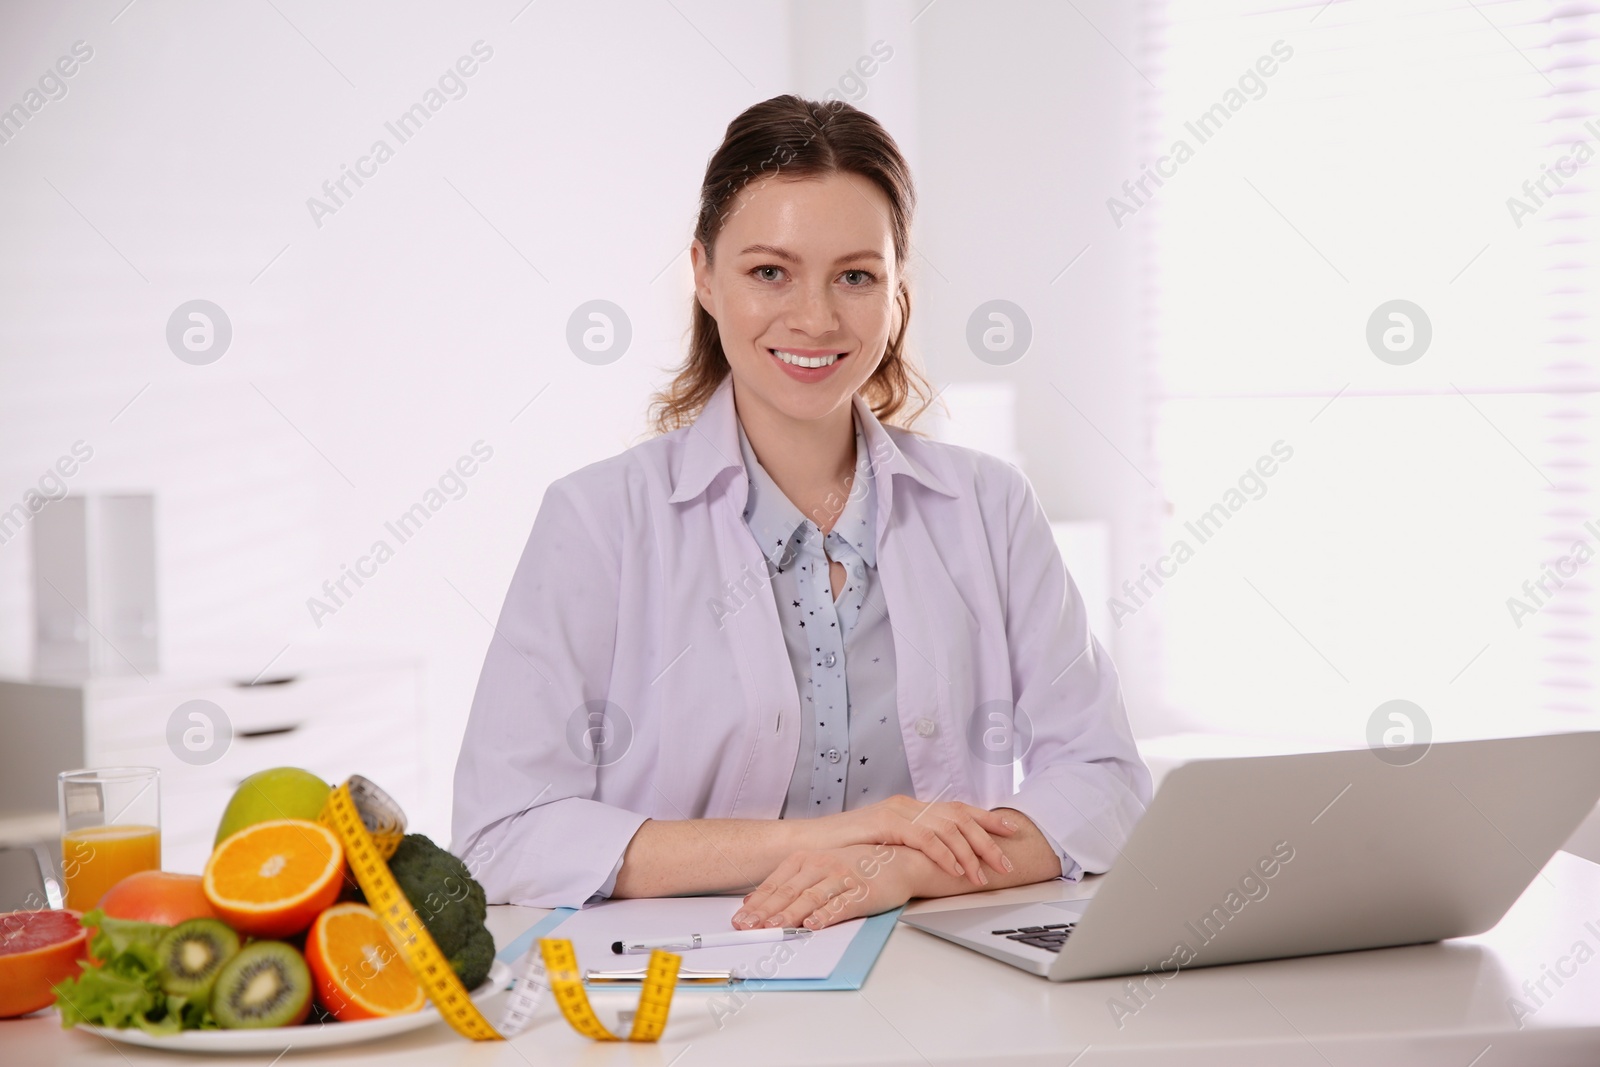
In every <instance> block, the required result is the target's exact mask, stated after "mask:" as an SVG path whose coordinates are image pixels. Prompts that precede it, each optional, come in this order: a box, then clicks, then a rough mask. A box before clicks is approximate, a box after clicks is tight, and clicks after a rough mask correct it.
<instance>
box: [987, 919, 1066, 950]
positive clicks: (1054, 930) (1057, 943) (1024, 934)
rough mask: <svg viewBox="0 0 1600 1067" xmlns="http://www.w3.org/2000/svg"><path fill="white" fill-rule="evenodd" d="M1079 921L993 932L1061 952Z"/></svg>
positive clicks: (1009, 939)
mask: <svg viewBox="0 0 1600 1067" xmlns="http://www.w3.org/2000/svg"><path fill="white" fill-rule="evenodd" d="M1077 925H1078V924H1077V923H1052V924H1051V925H1049V926H1019V927H1017V928H1016V929H1015V930H991V931H989V932H990V933H992V934H995V935H997V936H999V937H1004V938H1005V939H1006V940H1007V941H1016V942H1019V943H1020V944H1024V945H1032V946H1033V947H1034V948H1042V949H1047V950H1049V951H1051V952H1060V951H1061V946H1062V945H1064V944H1065V943H1066V940H1067V938H1069V937H1071V936H1072V930H1073V927H1075V926H1077Z"/></svg>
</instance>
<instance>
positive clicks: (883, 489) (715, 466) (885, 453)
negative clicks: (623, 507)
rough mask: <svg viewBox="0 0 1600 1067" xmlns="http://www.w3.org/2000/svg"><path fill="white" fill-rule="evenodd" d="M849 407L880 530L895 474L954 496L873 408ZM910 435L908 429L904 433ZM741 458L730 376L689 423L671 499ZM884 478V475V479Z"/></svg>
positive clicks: (698, 488) (697, 489)
mask: <svg viewBox="0 0 1600 1067" xmlns="http://www.w3.org/2000/svg"><path fill="white" fill-rule="evenodd" d="M851 403H852V404H853V405H854V407H855V414H856V420H857V424H858V425H859V426H860V427H861V430H862V433H863V435H864V436H865V438H866V442H867V453H868V456H869V457H870V460H869V461H870V462H871V464H872V472H873V476H874V483H875V488H876V489H877V490H878V492H879V494H880V495H879V498H878V506H879V511H880V529H882V519H883V518H887V515H888V512H889V509H890V507H891V502H892V497H893V492H894V489H893V485H892V482H893V476H894V475H897V474H903V475H905V476H906V477H908V478H910V479H911V480H912V481H914V482H916V483H918V484H919V485H923V486H926V487H927V488H929V489H932V490H933V491H934V492H936V493H942V494H944V495H945V496H948V497H954V496H957V495H959V494H957V493H956V492H955V491H954V490H953V489H951V488H950V487H949V486H948V485H947V484H946V483H945V482H944V480H943V479H941V478H939V477H938V476H937V475H935V474H934V473H933V472H932V471H930V470H928V468H927V467H925V466H924V465H923V464H922V463H920V462H918V461H917V460H915V459H912V458H911V457H910V456H908V455H907V454H906V453H905V452H904V451H903V450H902V449H901V448H900V446H899V445H897V444H895V442H894V438H893V437H891V436H890V434H889V431H888V430H887V429H886V428H885V427H884V426H883V424H882V423H880V422H879V421H878V417H877V416H876V415H874V414H873V413H872V408H871V407H870V406H869V405H868V404H867V402H866V401H865V400H863V399H862V398H861V395H860V394H859V393H858V394H856V395H855V396H854V397H853V398H852V399H851ZM904 432H907V433H909V431H904ZM743 469H744V463H743V461H742V459H741V458H740V455H739V413H738V410H737V409H736V408H735V407H734V404H733V375H732V374H728V375H725V376H724V377H723V379H722V384H720V385H718V386H717V389H716V392H714V393H712V394H711V399H710V400H708V401H706V406H705V409H704V410H702V411H701V412H700V414H699V416H697V417H696V418H695V420H694V422H692V423H690V424H689V428H688V431H687V434H686V440H685V443H684V446H683V449H682V451H681V452H679V459H678V464H677V469H676V470H675V471H674V472H673V479H672V495H671V496H670V497H668V498H667V499H668V500H669V501H670V502H672V503H674V504H678V503H682V502H684V501H687V500H693V499H695V498H696V497H698V496H700V495H701V494H702V493H704V492H705V491H706V489H707V488H708V487H709V486H710V485H711V483H712V482H713V481H715V480H716V478H717V476H718V475H720V474H722V473H723V472H725V471H728V470H743ZM883 475H888V477H882V476H883Z"/></svg>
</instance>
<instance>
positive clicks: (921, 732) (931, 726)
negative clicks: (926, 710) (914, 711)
mask: <svg viewBox="0 0 1600 1067" xmlns="http://www.w3.org/2000/svg"><path fill="white" fill-rule="evenodd" d="M938 732H939V724H938V723H936V722H934V721H933V720H932V719H918V720H917V736H918V737H932V736H933V735H934V734H936V733H938Z"/></svg>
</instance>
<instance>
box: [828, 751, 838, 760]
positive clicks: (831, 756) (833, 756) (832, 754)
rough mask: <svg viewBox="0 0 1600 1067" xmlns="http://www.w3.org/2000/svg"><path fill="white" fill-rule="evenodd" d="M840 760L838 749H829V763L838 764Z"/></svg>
mask: <svg viewBox="0 0 1600 1067" xmlns="http://www.w3.org/2000/svg"><path fill="white" fill-rule="evenodd" d="M839 760H840V756H839V750H838V749H836V748H830V749H828V762H829V763H838V762H839Z"/></svg>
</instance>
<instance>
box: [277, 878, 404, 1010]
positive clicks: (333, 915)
mask: <svg viewBox="0 0 1600 1067" xmlns="http://www.w3.org/2000/svg"><path fill="white" fill-rule="evenodd" d="M306 963H307V964H308V965H309V966H310V967H311V979H312V982H313V984H314V985H315V986H316V990H317V999H319V1000H320V1001H321V1002H322V1006H323V1007H325V1008H327V1009H328V1012H329V1013H330V1014H331V1015H332V1016H333V1017H334V1018H335V1019H338V1020H339V1021H340V1022H350V1021H351V1020H353V1019H380V1018H383V1017H385V1016H389V1015H404V1014H406V1013H407V1012H412V1011H421V1010H422V1006H423V1005H424V1004H426V1003H427V1002H428V998H427V996H426V995H424V993H423V992H422V983H420V982H418V981H417V978H416V975H414V974H412V973H411V969H410V968H409V967H407V966H406V961H405V959H404V958H403V957H402V956H401V955H400V953H399V951H398V950H396V949H395V947H394V942H393V941H390V940H389V935H388V933H387V932H385V930H384V928H383V922H382V921H381V920H380V919H379V918H378V913H377V912H375V911H373V910H372V909H371V908H369V907H367V906H366V905H365V904H335V905H333V907H331V908H329V909H328V910H326V911H324V912H323V913H322V914H321V915H318V916H317V921H316V922H314V923H312V924H311V932H310V933H309V934H307V935H306Z"/></svg>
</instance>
